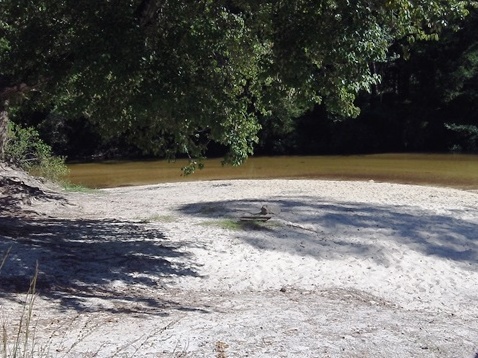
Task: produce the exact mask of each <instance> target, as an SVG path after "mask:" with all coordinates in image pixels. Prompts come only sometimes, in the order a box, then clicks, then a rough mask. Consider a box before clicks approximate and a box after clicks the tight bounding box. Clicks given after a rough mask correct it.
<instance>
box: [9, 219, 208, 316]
mask: <svg viewBox="0 0 478 358" xmlns="http://www.w3.org/2000/svg"><path fill="white" fill-rule="evenodd" d="M184 245H186V244H182V245H179V244H173V243H171V242H170V241H168V240H167V238H166V237H165V236H164V234H163V233H162V232H161V231H159V229H158V228H157V227H155V226H152V225H149V226H148V225H146V224H144V223H131V222H123V221H116V220H69V219H48V218H33V219H32V218H28V219H27V220H25V219H22V218H15V217H8V216H1V217H0V262H1V259H2V257H3V256H2V254H5V253H6V252H7V250H8V249H10V251H9V254H8V256H7V257H6V260H5V264H4V266H3V268H2V269H1V272H0V297H3V298H5V299H10V300H16V299H17V296H18V293H22V292H27V291H28V289H29V285H30V281H31V279H32V277H33V276H34V275H35V267H36V263H37V262H38V267H39V271H38V279H37V284H36V292H37V293H38V294H39V295H40V296H41V297H44V298H50V299H53V300H55V301H57V302H59V303H60V306H61V308H62V309H74V310H77V311H94V310H99V309H101V311H109V312H137V313H152V314H158V315H165V314H167V309H177V310H201V309H199V308H194V307H188V306H185V305H182V304H179V303H177V302H174V301H171V300H162V299H160V298H158V296H161V295H160V293H161V291H162V292H164V293H167V292H168V291H167V290H166V288H165V285H166V284H168V285H171V284H174V280H175V278H177V277H179V276H195V277H199V275H198V273H197V271H196V269H195V265H194V263H193V261H192V258H191V257H190V256H189V255H188V254H187V253H185V251H184V250H181V248H182V246H184Z"/></svg>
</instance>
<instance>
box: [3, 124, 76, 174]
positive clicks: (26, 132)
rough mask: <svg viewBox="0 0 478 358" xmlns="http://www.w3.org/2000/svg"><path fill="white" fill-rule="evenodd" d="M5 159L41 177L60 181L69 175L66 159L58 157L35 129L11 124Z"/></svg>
mask: <svg viewBox="0 0 478 358" xmlns="http://www.w3.org/2000/svg"><path fill="white" fill-rule="evenodd" d="M5 158H6V160H7V161H9V162H10V163H12V164H14V165H16V166H18V167H20V168H22V169H24V170H26V171H28V172H31V173H33V174H36V175H39V176H41V177H44V178H47V179H52V180H55V181H58V180H59V179H61V178H62V177H63V176H64V175H66V174H67V172H68V169H67V167H66V165H65V164H64V162H65V158H63V157H56V156H54V155H53V154H52V151H51V148H50V147H49V146H48V145H47V144H45V143H44V142H43V141H42V140H41V139H40V137H39V134H38V132H37V131H36V130H35V129H33V128H22V127H20V126H18V125H16V124H14V123H12V122H11V123H9V133H8V141H7V145H6V147H5Z"/></svg>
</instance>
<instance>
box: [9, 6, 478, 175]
mask: <svg viewBox="0 0 478 358" xmlns="http://www.w3.org/2000/svg"><path fill="white" fill-rule="evenodd" d="M471 4H472V2H471V1H460V0H450V1H446V2H444V1H439V0H426V1H425V0H417V1H413V2H411V1H403V0H388V1H382V0H373V1H364V0H324V1H313V0H294V1H285V0H284V1H282V0H278V1H257V0H218V1H213V0H202V1H189V0H175V1H174V0H173V1H166V0H104V1H96V0H95V1H93V0H91V1H75V0H2V1H0V14H1V15H0V16H1V18H0V113H1V115H0V146H2V141H3V139H2V137H1V128H2V126H3V125H4V124H3V123H4V122H6V121H7V118H8V117H7V113H8V110H9V108H10V109H11V108H13V107H11V105H12V99H13V97H14V96H16V97H18V96H19V95H20V96H21V97H24V98H23V100H24V101H25V100H28V101H33V102H35V103H37V104H38V105H39V106H50V108H52V110H53V111H54V112H57V113H60V114H63V115H72V116H80V115H82V116H85V117H87V118H89V120H91V121H92V122H94V123H96V124H97V125H98V126H99V127H100V128H101V130H102V131H103V133H104V134H105V135H108V134H116V133H124V134H125V135H127V136H128V137H129V138H130V140H131V141H134V142H135V143H136V144H137V145H138V146H140V147H141V148H143V149H144V150H145V151H150V152H152V153H154V154H163V155H174V154H175V153H178V152H183V153H187V154H188V155H190V156H191V158H193V157H197V156H200V155H201V154H202V153H203V152H204V150H205V148H206V147H207V144H208V143H209V142H210V141H211V140H214V141H216V142H218V143H221V144H223V145H225V146H226V147H227V148H228V154H227V155H226V158H225V161H226V162H228V163H232V164H240V163H241V162H243V161H244V160H245V158H247V156H248V155H250V154H251V153H252V150H253V145H254V143H255V142H256V141H257V137H256V134H257V132H258V130H259V129H260V124H259V120H258V119H259V118H274V120H276V121H279V122H282V123H287V121H288V120H290V117H291V116H292V115H297V114H298V113H303V112H304V111H305V110H307V109H309V108H311V107H312V106H313V105H315V104H318V103H325V104H327V108H328V109H329V110H330V111H332V112H337V113H342V114H347V115H356V114H357V113H358V109H357V108H356V107H355V106H354V99H355V95H356V93H357V92H358V91H359V90H362V89H369V88H370V86H371V85H372V84H375V83H377V82H378V81H379V80H380V78H379V76H377V75H376V74H374V73H372V71H371V70H370V66H369V65H370V63H374V62H383V61H387V59H388V48H389V46H390V44H391V43H392V41H394V40H395V39H397V38H408V39H415V38H430V37H434V36H436V35H435V34H436V33H438V32H439V31H440V29H441V28H443V27H446V26H447V23H448V21H449V20H450V19H455V18H461V17H464V16H465V15H466V14H467V12H468V11H467V8H468V7H469V6H470V5H471ZM193 167H194V162H193Z"/></svg>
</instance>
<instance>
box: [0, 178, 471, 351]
mask: <svg viewBox="0 0 478 358" xmlns="http://www.w3.org/2000/svg"><path fill="white" fill-rule="evenodd" d="M67 200H68V201H67V202H65V201H58V200H52V199H49V200H48V199H42V200H34V203H33V204H32V206H31V209H32V210H34V211H36V212H37V213H38V214H41V215H43V216H42V219H41V220H39V221H38V222H37V223H36V224H35V226H34V227H33V229H32V228H30V229H29V231H28V230H27V231H28V233H29V235H26V234H25V237H27V236H28V238H29V240H24V241H25V242H23V241H22V240H15V239H12V238H11V237H9V236H8V235H4V237H3V238H4V239H3V241H1V240H2V236H1V235H0V244H1V246H0V253H1V252H2V251H3V250H4V249H5V248H6V247H7V246H8V245H11V246H12V251H11V254H10V258H9V261H8V262H7V264H6V265H5V267H4V268H3V270H2V273H1V274H0V279H1V278H2V276H3V277H9V276H11V277H13V276H15V275H17V276H18V275H19V272H20V271H22V270H23V271H22V272H23V273H22V274H23V275H27V274H28V272H31V269H32V267H33V266H34V262H35V260H38V261H39V265H40V271H41V273H40V277H39V289H38V292H39V297H38V299H37V302H36V306H35V309H36V311H35V313H36V318H37V319H38V327H39V329H38V331H39V333H37V335H38V341H39V342H47V343H45V345H46V346H48V347H50V353H51V355H52V356H67V357H70V356H71V357H81V356H85V357H90V356H95V357H110V356H113V355H115V354H116V356H132V355H135V356H137V357H158V356H159V357H163V356H164V357H470V358H474V357H477V356H478V304H477V302H478V194H477V193H475V192H470V191H461V190H454V189H448V188H435V187H424V186H412V185H398V184H387V183H375V182H345V181H344V182H338V181H311V180H263V181H258V180H254V181H252V180H251V181H250V180H240V181H212V182H188V183H173V184H161V185H154V186H142V187H126V188H115V189H105V190H101V191H95V192H93V193H86V194H81V193H74V194H67ZM262 205H267V206H268V207H269V209H271V210H272V211H273V212H274V214H273V215H272V219H271V220H269V221H268V222H267V223H265V224H252V225H245V226H239V227H230V226H234V225H233V224H236V223H238V222H240V221H239V218H240V217H241V216H244V215H249V214H250V213H257V212H259V211H260V209H261V207H262ZM45 215H48V216H49V217H47V216H45ZM39 228H41V229H39ZM11 236H12V235H11ZM34 239H35V240H34ZM45 241H47V243H45ZM15 277H16V276H15ZM13 286H15V284H14V283H12V288H11V290H10V291H11V292H8V293H7V294H5V295H3V296H4V297H3V298H2V297H0V302H2V304H3V310H4V312H7V315H8V316H9V317H14V316H15V312H16V311H15V310H18V306H17V305H16V304H15V300H16V299H18V298H19V297H23V296H19V295H18V294H15V292H13V291H15V290H14V289H13ZM136 349H137V352H135V351H136ZM115 352H116V353H115Z"/></svg>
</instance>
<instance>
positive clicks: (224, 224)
mask: <svg viewBox="0 0 478 358" xmlns="http://www.w3.org/2000/svg"><path fill="white" fill-rule="evenodd" d="M201 225H203V226H215V227H219V228H221V229H225V230H231V231H244V230H272V229H273V228H275V227H280V226H282V225H281V224H280V223H278V222H274V221H272V222H271V221H270V220H269V221H266V222H260V221H241V220H239V219H232V218H230V219H220V220H208V221H205V222H203V223H201Z"/></svg>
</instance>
